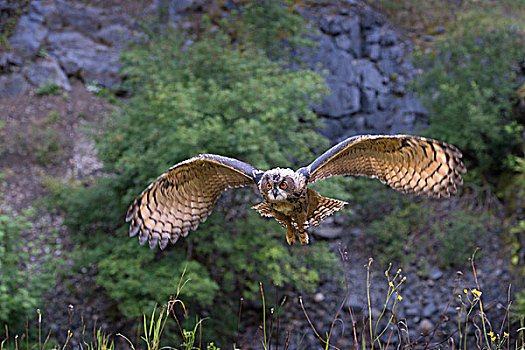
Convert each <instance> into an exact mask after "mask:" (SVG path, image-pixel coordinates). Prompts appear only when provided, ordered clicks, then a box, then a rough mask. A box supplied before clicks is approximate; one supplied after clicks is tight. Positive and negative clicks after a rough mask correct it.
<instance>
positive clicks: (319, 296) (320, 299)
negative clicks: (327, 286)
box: [314, 292, 325, 303]
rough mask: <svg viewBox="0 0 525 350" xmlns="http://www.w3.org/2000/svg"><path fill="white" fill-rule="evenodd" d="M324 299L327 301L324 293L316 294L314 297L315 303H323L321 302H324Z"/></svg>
mask: <svg viewBox="0 0 525 350" xmlns="http://www.w3.org/2000/svg"><path fill="white" fill-rule="evenodd" d="M324 299H325V296H324V294H323V293H321V292H319V293H315V295H314V301H315V302H316V303H321V302H323V301H324Z"/></svg>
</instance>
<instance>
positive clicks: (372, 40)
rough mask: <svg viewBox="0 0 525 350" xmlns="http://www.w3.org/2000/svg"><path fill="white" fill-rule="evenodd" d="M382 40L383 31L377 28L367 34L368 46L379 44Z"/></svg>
mask: <svg viewBox="0 0 525 350" xmlns="http://www.w3.org/2000/svg"><path fill="white" fill-rule="evenodd" d="M379 40H381V31H380V29H379V28H377V27H375V28H373V29H372V30H370V31H368V32H366V33H365V42H366V43H367V44H377V43H379Z"/></svg>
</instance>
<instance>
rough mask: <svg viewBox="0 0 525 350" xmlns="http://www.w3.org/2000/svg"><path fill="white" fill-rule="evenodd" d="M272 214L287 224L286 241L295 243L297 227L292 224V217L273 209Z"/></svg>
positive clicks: (291, 243)
mask: <svg viewBox="0 0 525 350" xmlns="http://www.w3.org/2000/svg"><path fill="white" fill-rule="evenodd" d="M272 215H273V217H274V218H276V219H277V221H279V222H281V223H284V224H285V225H286V242H288V244H289V245H294V244H295V227H294V226H293V224H292V218H291V217H289V216H287V215H284V214H283V213H280V212H278V211H275V210H272Z"/></svg>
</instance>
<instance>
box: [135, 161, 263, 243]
mask: <svg viewBox="0 0 525 350" xmlns="http://www.w3.org/2000/svg"><path fill="white" fill-rule="evenodd" d="M261 174H262V171H260V170H259V169H257V168H255V167H254V166H251V165H250V164H247V163H244V162H241V161H239V160H237V159H233V158H228V157H223V156H218V155H215V154H201V155H199V156H196V157H193V158H191V159H188V160H186V161H184V162H181V163H178V164H176V165H174V166H172V167H171V168H170V169H169V170H168V171H167V172H165V173H164V174H162V175H161V176H159V177H158V178H157V179H156V180H155V181H154V182H152V183H151V184H150V185H149V186H148V187H147V188H146V189H145V190H144V191H143V192H142V193H141V194H140V195H139V196H138V197H137V199H135V200H134V201H133V203H132V204H131V206H130V207H129V209H128V212H127V214H126V221H131V225H130V230H129V233H130V236H135V235H136V234H137V233H138V234H139V242H140V244H144V243H145V242H146V240H148V239H149V245H150V247H151V248H152V249H153V248H154V247H155V245H156V244H157V242H159V246H160V248H161V249H164V248H165V247H166V245H167V244H168V240H171V242H172V243H175V242H176V241H177V239H178V238H179V236H180V235H182V236H183V237H185V236H186V235H187V234H188V232H189V230H190V229H192V230H195V229H196V228H197V226H198V225H199V223H200V222H204V221H205V220H206V218H207V217H208V216H209V215H210V214H211V212H212V209H213V206H214V205H215V202H216V201H217V199H218V198H219V196H220V195H221V193H222V192H224V191H225V190H226V189H228V188H235V187H244V186H249V185H255V184H256V183H257V181H258V180H259V179H260V176H261Z"/></svg>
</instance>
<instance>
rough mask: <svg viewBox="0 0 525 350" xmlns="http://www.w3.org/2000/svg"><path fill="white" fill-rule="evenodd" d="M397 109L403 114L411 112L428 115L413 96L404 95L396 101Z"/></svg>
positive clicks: (421, 104)
mask: <svg viewBox="0 0 525 350" xmlns="http://www.w3.org/2000/svg"><path fill="white" fill-rule="evenodd" d="M398 103H399V104H398V108H399V109H400V110H402V111H404V112H411V113H414V114H419V115H428V110H427V109H426V108H425V106H423V103H421V101H420V100H419V99H418V98H417V96H415V95H405V96H404V97H403V99H401V100H398Z"/></svg>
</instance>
